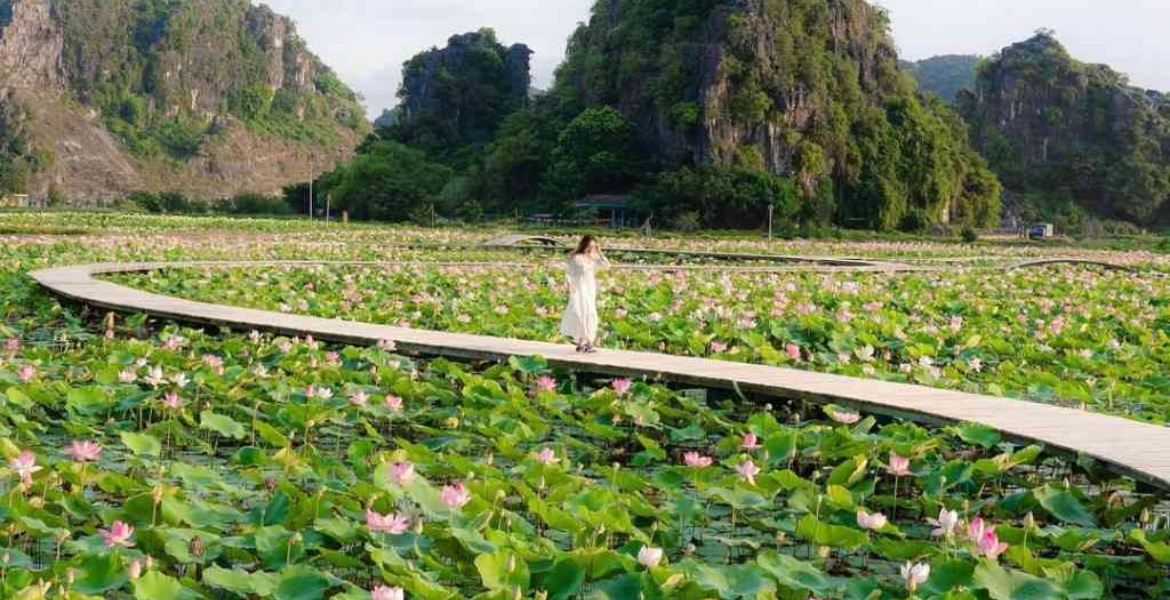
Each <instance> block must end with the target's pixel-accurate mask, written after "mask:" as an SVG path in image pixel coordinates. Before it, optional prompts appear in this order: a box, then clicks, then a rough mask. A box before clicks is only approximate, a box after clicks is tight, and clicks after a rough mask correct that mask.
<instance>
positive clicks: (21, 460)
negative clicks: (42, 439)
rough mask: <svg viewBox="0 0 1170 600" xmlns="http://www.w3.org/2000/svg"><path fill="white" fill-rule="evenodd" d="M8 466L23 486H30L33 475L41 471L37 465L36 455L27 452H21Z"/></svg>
mask: <svg viewBox="0 0 1170 600" xmlns="http://www.w3.org/2000/svg"><path fill="white" fill-rule="evenodd" d="M8 464H9V467H10V468H11V469H12V470H13V471H16V474H17V475H20V481H21V483H23V484H24V485H32V476H33V474H34V473H36V472H37V471H40V470H41V469H42V467H40V466H38V465H37V455H35V454H33V453H32V452H30V451H28V450H25V451H24V452H21V453H20V455H19V456H17V457H16V458H14V459H12V462H10V463H8Z"/></svg>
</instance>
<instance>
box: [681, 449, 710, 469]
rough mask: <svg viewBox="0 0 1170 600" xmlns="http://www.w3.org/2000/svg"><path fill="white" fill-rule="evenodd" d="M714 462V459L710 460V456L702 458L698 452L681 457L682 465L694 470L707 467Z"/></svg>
mask: <svg viewBox="0 0 1170 600" xmlns="http://www.w3.org/2000/svg"><path fill="white" fill-rule="evenodd" d="M714 462H715V459H713V458H711V457H710V456H703V455H702V454H699V453H698V452H687V453H686V454H684V455H683V464H685V465H686V466H688V467H694V468H696V469H702V468H703V467H709V466H711V464H712V463H714Z"/></svg>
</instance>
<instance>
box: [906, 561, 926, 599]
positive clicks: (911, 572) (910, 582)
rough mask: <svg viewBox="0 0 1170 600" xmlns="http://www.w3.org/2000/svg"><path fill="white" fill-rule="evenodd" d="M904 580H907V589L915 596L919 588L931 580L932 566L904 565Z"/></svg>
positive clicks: (919, 564)
mask: <svg viewBox="0 0 1170 600" xmlns="http://www.w3.org/2000/svg"><path fill="white" fill-rule="evenodd" d="M902 579H904V580H906V589H907V590H910V593H911V594H913V593H914V592H915V591H916V590H917V589H918V586H920V585H922V584H923V583H926V580H927V579H930V565H928V564H926V563H909V562H907V563H906V564H904V565H902Z"/></svg>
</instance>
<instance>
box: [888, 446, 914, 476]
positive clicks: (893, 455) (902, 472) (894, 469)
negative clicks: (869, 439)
mask: <svg viewBox="0 0 1170 600" xmlns="http://www.w3.org/2000/svg"><path fill="white" fill-rule="evenodd" d="M886 470H887V471H889V472H890V474H891V475H895V476H897V477H906V476H907V475H910V459H909V458H906V457H905V456H899V455H898V453H897V452H890V466H888V467H886Z"/></svg>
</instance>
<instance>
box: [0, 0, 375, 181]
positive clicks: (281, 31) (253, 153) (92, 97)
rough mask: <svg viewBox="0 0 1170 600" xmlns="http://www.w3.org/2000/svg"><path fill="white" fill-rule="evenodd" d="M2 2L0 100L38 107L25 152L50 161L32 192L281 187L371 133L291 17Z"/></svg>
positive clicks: (227, 9) (69, 1) (131, 4)
mask: <svg viewBox="0 0 1170 600" xmlns="http://www.w3.org/2000/svg"><path fill="white" fill-rule="evenodd" d="M0 4H3V5H4V6H6V7H7V10H0V102H4V101H9V102H20V103H22V105H24V106H27V107H31V108H30V110H29V111H28V116H29V118H28V119H27V122H26V127H25V136H26V137H27V138H28V142H29V143H28V144H26V146H27V147H29V148H30V149H31V150H32V151H35V152H37V153H39V154H40V155H42V156H45V157H48V159H49V160H45V161H41V163H43V164H40V166H39V167H38V168H37V169H36V170H35V171H34V172H32V173H31V175H30V176H29V177H28V178H27V182H26V188H27V191H29V192H31V193H32V194H34V195H44V194H47V193H48V190H49V189H50V188H52V189H55V190H57V191H58V192H60V193H61V194H63V195H64V196H65V197H67V198H70V199H75V200H79V201H85V200H94V199H113V198H117V197H120V196H123V195H125V194H126V193H127V192H130V191H135V190H142V189H145V190H150V191H162V190H174V191H181V192H185V193H188V194H191V195H194V196H201V197H219V196H227V195H232V194H236V193H240V192H245V191H254V192H272V191H275V190H278V189H279V188H280V187H281V186H282V185H285V184H288V183H291V182H294V181H300V180H303V179H304V178H306V177H308V174H309V172H310V168H311V167H310V165H311V164H312V163H315V164H316V168H317V170H320V169H321V168H323V167H327V166H329V165H330V164H331V163H333V162H334V161H337V160H339V159H342V158H344V157H347V156H348V155H349V154H350V152H351V150H352V148H353V147H354V146H355V145H356V143H357V142H358V141H359V140H360V138H361V137H362V136H363V135H364V134H365V133H366V131H368V124H366V122H365V117H364V114H363V112H362V110H361V107H360V105H359V104H358V102H357V97H356V95H355V94H354V93H353V92H352V91H350V90H349V89H348V88H346V87H345V86H344V85H343V84H341V83H340V82H339V81H338V80H337V78H336V76H335V75H334V74H333V72H332V71H331V70H330V69H329V68H328V67H327V66H325V65H324V64H322V63H321V61H320V60H319V59H317V57H316V56H314V55H313V54H312V53H311V52H310V51H309V50H308V48H307V47H306V45H305V43H304V42H303V41H302V40H301V39H300V38H299V37H298V36H297V34H296V30H295V27H294V26H293V24H292V22H291V21H290V20H289V19H287V18H286V17H283V16H281V15H278V14H276V13H274V12H273V11H271V10H270V9H268V8H267V7H264V6H253V5H252V4H251V3H250V2H249V0H0ZM12 191H15V190H12ZM20 191H26V190H20Z"/></svg>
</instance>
